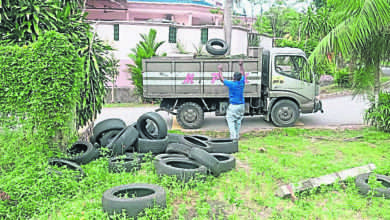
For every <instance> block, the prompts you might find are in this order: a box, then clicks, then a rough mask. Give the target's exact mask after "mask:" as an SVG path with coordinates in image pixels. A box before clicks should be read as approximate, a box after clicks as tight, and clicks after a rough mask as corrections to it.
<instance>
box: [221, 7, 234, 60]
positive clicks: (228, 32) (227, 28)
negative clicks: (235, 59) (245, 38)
mask: <svg viewBox="0 0 390 220" xmlns="http://www.w3.org/2000/svg"><path fill="white" fill-rule="evenodd" d="M232 6H233V0H225V5H224V11H223V31H224V33H225V41H226V43H227V44H228V45H229V47H228V51H227V52H226V55H229V54H230V46H231V43H232Z"/></svg>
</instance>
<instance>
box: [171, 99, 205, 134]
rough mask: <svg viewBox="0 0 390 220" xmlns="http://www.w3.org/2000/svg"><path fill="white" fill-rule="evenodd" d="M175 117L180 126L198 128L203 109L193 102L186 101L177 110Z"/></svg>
mask: <svg viewBox="0 0 390 220" xmlns="http://www.w3.org/2000/svg"><path fill="white" fill-rule="evenodd" d="M176 119H177V122H178V123H179V125H180V126H181V127H182V128H185V129H196V128H200V127H201V126H202V124H203V119H204V113H203V109H202V107H200V105H198V104H197V103H195V102H186V103H184V104H182V105H181V106H180V107H179V109H178V110H177V115H176Z"/></svg>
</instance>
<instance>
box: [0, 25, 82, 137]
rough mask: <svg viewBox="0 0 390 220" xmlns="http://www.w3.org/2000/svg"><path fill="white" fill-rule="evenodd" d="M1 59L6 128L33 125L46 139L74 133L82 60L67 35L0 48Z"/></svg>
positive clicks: (0, 82)
mask: <svg viewBox="0 0 390 220" xmlns="http://www.w3.org/2000/svg"><path fill="white" fill-rule="evenodd" d="M0 60H2V62H1V63H0V97H2V98H1V102H0V109H1V114H2V118H1V124H3V126H9V125H15V124H17V125H19V126H20V125H25V126H32V127H33V128H35V129H36V131H37V132H39V133H44V134H45V136H46V135H47V136H53V135H55V134H57V132H59V131H62V132H65V133H66V134H69V132H71V131H74V129H75V126H74V120H75V108H76V104H77V103H78V102H79V100H80V95H79V90H80V87H81V81H82V77H83V76H82V61H81V59H80V58H79V56H78V54H77V50H76V48H75V47H74V46H73V45H72V44H71V43H70V42H69V41H68V39H67V38H66V37H65V36H64V35H62V34H59V33H56V32H46V33H45V34H44V35H41V36H40V37H39V38H38V41H36V42H34V43H32V44H30V45H28V46H22V47H19V46H6V47H0ZM72 125H73V126H72ZM66 131H67V132H66Z"/></svg>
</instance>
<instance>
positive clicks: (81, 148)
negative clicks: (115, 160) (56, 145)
mask: <svg viewBox="0 0 390 220" xmlns="http://www.w3.org/2000/svg"><path fill="white" fill-rule="evenodd" d="M67 152H68V154H69V155H70V156H71V158H69V160H71V161H73V162H75V163H78V164H87V163H89V162H91V161H92V160H94V159H97V158H98V157H99V150H98V149H96V148H95V147H94V146H93V145H92V144H91V143H89V142H86V141H77V142H75V143H74V144H73V145H72V147H71V148H69V149H68V150H67Z"/></svg>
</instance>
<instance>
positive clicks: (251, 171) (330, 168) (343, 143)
mask: <svg viewBox="0 0 390 220" xmlns="http://www.w3.org/2000/svg"><path fill="white" fill-rule="evenodd" d="M175 133H180V132H175ZM203 134H207V135H210V136H213V137H216V136H224V135H226V134H220V133H213V132H207V133H206V132H205V133H203ZM357 136H362V138H356V139H353V137H357ZM351 138H352V139H351ZM260 148H264V149H265V152H263V153H262V152H260V151H259V149H260ZM239 151H240V152H239V153H236V154H235V156H236V158H237V167H236V169H235V170H233V171H231V172H228V173H224V174H222V175H221V176H219V177H218V178H214V177H211V176H210V177H208V178H207V179H206V181H193V182H190V183H187V184H184V183H180V182H177V181H175V180H174V179H173V178H169V177H159V176H157V175H156V174H155V170H154V167H153V164H152V161H151V160H150V161H148V162H146V163H144V164H143V166H142V169H141V170H140V171H136V172H133V173H109V172H108V168H107V166H108V159H107V158H105V157H102V158H100V159H98V160H96V161H93V162H91V163H89V164H87V165H83V166H82V167H83V169H84V171H85V172H86V173H87V175H88V176H87V177H86V178H84V179H82V180H81V181H76V180H74V179H73V178H72V174H69V175H68V174H65V175H63V176H61V177H58V176H54V175H48V174H47V168H48V167H47V160H48V158H50V157H53V156H60V157H63V156H64V155H63V154H62V153H61V152H59V151H58V150H56V149H51V148H48V147H46V145H45V143H44V140H40V139H39V138H35V137H26V136H24V135H21V134H20V133H9V132H5V133H0V155H1V157H0V176H1V178H0V191H2V192H5V193H7V195H9V199H5V200H4V201H0V219H2V218H7V219H18V218H19V219H28V218H33V219H106V218H108V216H107V215H106V214H105V213H104V212H103V210H102V204H101V199H102V195H103V192H104V191H106V190H107V189H109V188H111V187H114V186H118V185H121V184H130V183H152V184H158V185H160V186H162V187H164V188H165V189H166V191H167V209H165V210H161V209H151V210H147V212H146V215H145V216H143V217H142V218H141V219H264V218H272V219H274V218H277V219H347V218H349V219H357V218H358V219H389V218H390V209H388V208H387V207H390V200H386V199H384V198H378V197H371V196H368V197H364V196H361V195H359V194H358V191H357V189H356V188H355V186H354V181H353V180H349V181H347V183H346V184H345V186H346V187H342V185H341V184H338V183H336V184H333V185H331V186H326V187H321V188H320V189H317V190H315V191H311V192H306V193H301V194H299V195H298V200H297V201H295V202H292V201H291V200H290V199H282V198H279V197H276V196H275V191H276V189H277V188H278V186H279V185H281V184H286V183H290V182H297V181H300V180H302V179H306V178H310V177H317V176H321V175H325V174H329V173H332V172H336V171H341V170H344V169H348V168H352V167H356V166H362V165H366V164H369V163H374V164H375V165H376V166H377V170H376V172H377V173H379V174H385V175H389V174H390V156H389V153H388V152H389V151H390V134H389V133H383V132H378V131H375V130H372V129H369V128H366V129H362V130H308V129H299V128H288V129H275V130H272V131H264V132H261V131H260V132H251V133H247V134H244V135H243V136H242V140H241V141H240V144H239ZM122 217H123V216H122Z"/></svg>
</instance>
